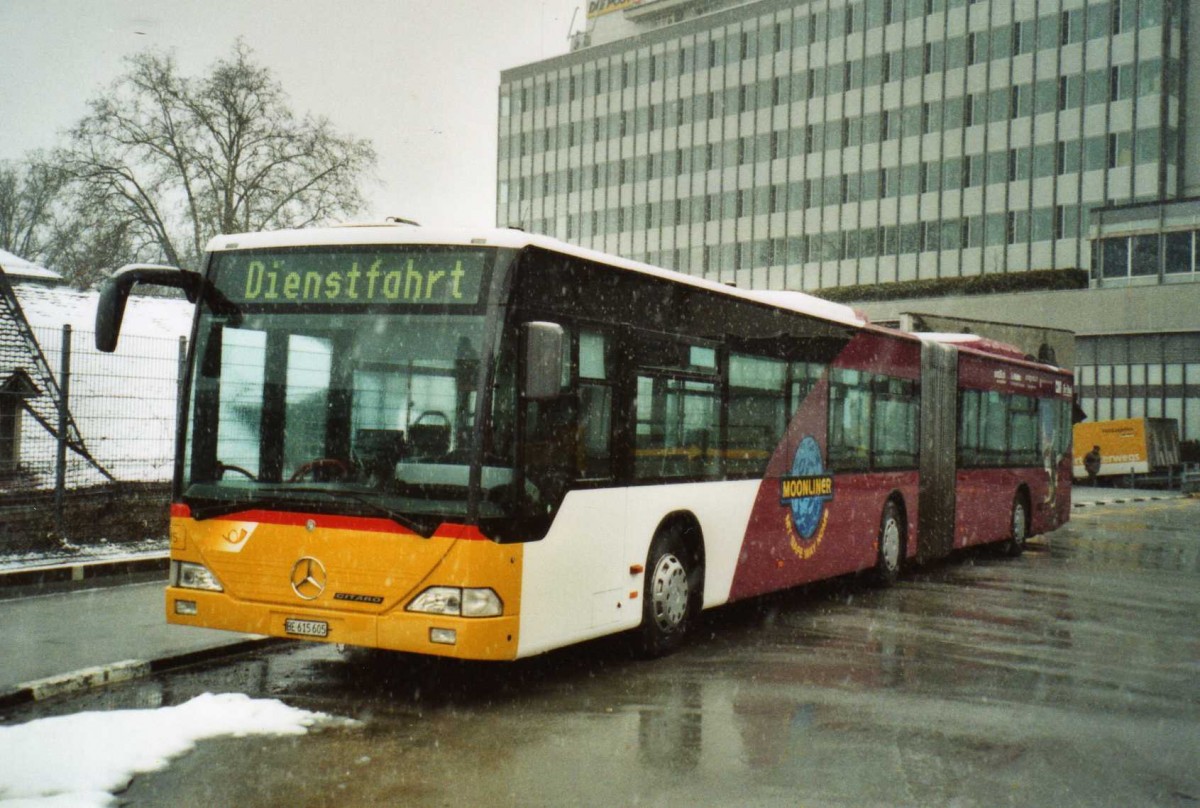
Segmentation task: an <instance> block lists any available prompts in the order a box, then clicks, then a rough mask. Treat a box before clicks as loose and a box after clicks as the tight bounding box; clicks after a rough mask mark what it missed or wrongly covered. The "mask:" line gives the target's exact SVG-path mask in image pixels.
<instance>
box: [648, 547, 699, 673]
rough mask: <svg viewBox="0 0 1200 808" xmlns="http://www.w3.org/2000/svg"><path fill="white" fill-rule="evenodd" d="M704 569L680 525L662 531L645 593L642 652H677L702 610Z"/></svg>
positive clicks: (654, 654)
mask: <svg viewBox="0 0 1200 808" xmlns="http://www.w3.org/2000/svg"><path fill="white" fill-rule="evenodd" d="M700 580H701V570H700V566H699V563H698V562H696V561H695V560H694V559H693V557H692V554H691V553H689V552H688V549H687V545H686V544H685V543H684V541H683V531H682V529H681V528H680V527H679V526H674V527H669V528H666V529H664V530H662V531H660V532H659V534H658V535H657V536H655V537H654V541H653V542H652V543H651V545H650V554H649V556H648V557H647V559H646V574H645V580H644V586H643V590H642V591H643V596H642V625H641V627H640V628H639V629H638V643H637V646H638V651H639V652H640V653H641V655H642V656H644V657H648V658H653V657H660V656H666V655H667V654H670V653H673V652H674V651H676V650H677V649H678V648H679V647H680V646H681V645H683V642H684V640H685V639H686V637H687V633H688V629H690V628H691V625H692V622H693V621H694V618H695V616H696V613H697V612H698V611H699V604H700Z"/></svg>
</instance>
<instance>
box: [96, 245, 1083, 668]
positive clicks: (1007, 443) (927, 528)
mask: <svg viewBox="0 0 1200 808" xmlns="http://www.w3.org/2000/svg"><path fill="white" fill-rule="evenodd" d="M138 283H147V284H161V285H168V286H177V287H182V288H183V289H185V290H186V292H187V294H188V295H189V297H190V298H191V299H192V300H194V301H195V302H196V304H197V313H196V319H195V325H194V331H193V338H192V340H191V346H190V350H189V358H188V369H189V372H188V378H187V384H186V391H185V406H183V407H182V408H181V409H182V412H181V417H180V423H179V443H178V452H177V460H176V468H175V476H174V487H173V501H172V505H171V535H170V545H171V550H170V552H171V566H170V581H169V585H168V587H167V590H166V613H167V619H168V620H169V621H171V622H172V623H178V624H183V625H193V626H203V627H208V628H218V629H228V630H231V631H239V632H252V633H257V634H266V635H275V636H281V637H299V638H307V639H313V640H318V641H326V642H336V643H344V644H346V645H350V646H369V647H377V648H385V649H394V650H401V651H409V652H419V653H425V654H435V655H444V656H455V657H461V658H472V659H515V658H518V657H524V656H528V655H532V654H538V653H541V652H545V651H547V650H550V649H553V648H557V647H561V646H564V645H568V644H571V643H575V642H579V641H582V640H586V639H589V638H593V637H598V636H601V635H605V634H611V633H615V632H621V631H626V630H635V631H636V637H637V638H638V640H639V642H640V645H641V647H642V649H643V650H644V651H645V652H646V653H647V654H660V653H665V652H668V651H670V650H672V649H673V648H675V647H676V646H677V645H678V644H679V642H680V641H681V640H682V638H683V637H684V635H685V633H686V630H687V628H688V626H689V625H690V624H691V623H692V622H693V621H694V618H695V616H696V614H697V613H698V611H699V610H700V609H702V608H707V607H711V606H716V605H719V604H722V603H726V602H729V601H732V600H737V599H740V598H745V597H751V596H755V595H759V594H762V593H764V592H769V591H773V590H778V589H782V588H786V587H792V586H796V585H799V584H803V583H806V582H809V581H813V580H817V579H821V578H828V577H831V576H835V575H841V574H845V573H849V572H854V571H857V570H869V571H872V572H873V574H874V575H875V577H876V578H877V579H878V580H879V581H881V582H883V583H890V582H891V581H893V580H895V578H896V576H897V575H898V574H899V572H900V570H901V567H902V565H903V564H905V563H907V562H909V561H911V560H914V559H927V558H934V557H938V556H941V555H944V554H946V553H947V552H949V551H950V550H951V549H953V548H954V547H959V546H963V545H965V544H971V543H976V542H985V541H1004V542H1006V543H1007V546H1009V547H1010V549H1012V550H1013V551H1014V552H1016V551H1019V550H1020V549H1021V546H1022V544H1023V542H1024V538H1025V536H1026V535H1028V534H1030V533H1031V532H1035V531H1040V530H1044V529H1047V528H1049V527H1054V526H1056V525H1058V524H1061V523H1062V522H1064V521H1066V519H1067V518H1068V515H1069V512H1070V505H1069V500H1070V494H1069V487H1070V476H1071V463H1070V446H1069V440H1070V420H1069V415H1070V400H1071V377H1070V374H1069V373H1066V372H1064V371H1062V370H1059V369H1057V368H1052V367H1048V366H1045V365H1037V364H1034V363H1030V362H1027V361H1024V360H1023V359H1021V358H1020V357H1019V356H1011V355H1007V354H1005V353H1004V352H1003V351H999V352H997V351H994V350H993V351H989V346H987V345H984V344H982V343H979V344H972V343H971V342H970V341H969V340H967V341H964V339H963V338H962V335H955V336H953V338H949V337H947V338H944V339H943V338H938V337H936V336H931V337H925V338H921V337H917V336H914V335H911V334H902V333H899V332H895V331H891V330H889V329H885V328H881V327H876V326H873V325H871V324H869V323H867V322H866V321H865V320H864V319H863V318H862V317H860V316H859V315H858V314H856V313H855V312H854V311H853V310H851V309H849V308H847V307H845V306H841V305H836V304H832V303H829V302H825V301H821V300H818V299H815V298H812V297H810V296H807V295H803V294H800V293H778V292H775V293H771V292H755V291H750V290H740V289H735V288H731V287H728V286H724V285H721V284H716V283H712V282H708V281H705V280H702V279H698V278H695V277H691V276H688V275H683V274H679V273H675V272H671V271H668V270H663V269H658V268H654V267H650V266H646V265H644V264H639V263H635V262H632V261H627V260H624V259H620V258H616V257H613V256H608V255H602V254H599V253H595V252H592V251H588V250H584V249H580V248H576V247H572V246H569V245H567V244H564V243H562V242H559V241H556V240H553V239H550V238H546V237H541V236H535V235H528V234H525V233H523V232H520V231H516V230H481V231H469V232H460V231H443V230H434V229H426V228H420V227H413V226H409V225H405V224H381V225H371V226H346V227H334V228H327V229H311V230H297V231H281V232H270V233H252V234H242V235H230V236H220V237H218V238H215V239H213V240H212V242H211V243H210V244H209V245H208V257H207V261H206V266H205V268H204V270H203V272H202V273H200V272H192V271H185V270H178V269H171V268H161V267H145V266H135V267H130V268H128V269H126V270H124V271H120V272H118V273H116V274H115V275H114V277H113V278H112V279H111V280H110V281H109V283H108V285H107V286H106V288H105V290H104V292H103V294H102V296H101V302H100V306H99V309H98V312H97V329H96V333H97V337H96V339H97V345H98V346H99V347H100V348H101V349H102V350H112V349H113V348H114V347H115V345H116V341H117V336H118V332H119V329H120V322H121V318H122V314H123V311H124V305H125V301H126V299H127V297H128V294H129V292H130V290H131V289H132V287H133V286H134V285H136V284H138ZM960 388H962V389H960ZM968 388H970V389H968ZM960 398H961V399H962V400H963V401H966V402H967V404H966V405H965V406H963V407H960V405H959V400H960ZM960 410H961V411H962V412H963V413H966V414H965V415H960V414H959V413H960ZM964 419H965V420H964ZM960 421H961V422H962V423H961V424H960ZM997 424H998V425H999V426H997ZM997 429H998V430H999V431H998V432H997ZM981 430H983V431H981ZM981 435H982V436H985V437H986V440H984V438H982V437H980V436H981ZM922 436H923V437H922ZM956 436H959V437H957V438H956ZM972 436H974V437H972Z"/></svg>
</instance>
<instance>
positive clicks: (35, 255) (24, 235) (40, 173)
mask: <svg viewBox="0 0 1200 808" xmlns="http://www.w3.org/2000/svg"><path fill="white" fill-rule="evenodd" d="M65 181H66V174H65V172H63V171H62V170H60V169H59V168H57V167H56V166H54V165H52V164H50V163H47V162H46V161H45V159H44V155H42V154H41V153H39V152H35V153H33V154H32V155H30V156H29V157H28V158H27V159H26V160H24V161H22V162H20V163H0V250H7V251H8V252H11V253H14V254H16V255H19V256H21V257H22V258H28V259H30V260H33V261H37V260H42V259H43V258H45V254H44V249H45V247H46V245H47V242H48V240H49V239H50V238H51V233H52V232H53V221H52V219H53V209H54V203H55V200H56V199H57V198H58V194H59V192H60V191H61V190H62V187H63V184H64V182H65Z"/></svg>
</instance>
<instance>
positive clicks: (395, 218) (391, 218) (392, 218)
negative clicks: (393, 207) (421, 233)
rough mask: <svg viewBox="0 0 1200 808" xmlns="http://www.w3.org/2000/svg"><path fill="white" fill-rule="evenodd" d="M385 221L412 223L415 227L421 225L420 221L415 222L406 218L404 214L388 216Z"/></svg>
mask: <svg viewBox="0 0 1200 808" xmlns="http://www.w3.org/2000/svg"><path fill="white" fill-rule="evenodd" d="M384 221H385V222H388V223H390V224H410V225H412V226H413V227H420V226H421V223H420V222H414V221H413V220H412V219H405V218H404V217H402V216H388V217H387V218H386V219H384Z"/></svg>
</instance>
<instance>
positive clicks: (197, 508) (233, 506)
mask: <svg viewBox="0 0 1200 808" xmlns="http://www.w3.org/2000/svg"><path fill="white" fill-rule="evenodd" d="M183 501H184V503H185V504H186V505H187V506H188V508H189V510H191V513H192V518H193V519H195V520H196V521H197V522H202V521H204V520H205V519H214V518H216V517H218V516H228V515H229V514H231V513H237V512H238V511H248V510H252V509H254V508H263V509H272V508H275V507H277V506H278V504H277V503H276V502H275V501H274V500H267V499H261V498H257V497H256V498H253V499H215V500H206V502H205V504H203V505H196V504H193V503H195V502H196V500H195V499H193V498H191V497H188V496H187V495H186V494H185V495H184V497H183Z"/></svg>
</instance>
